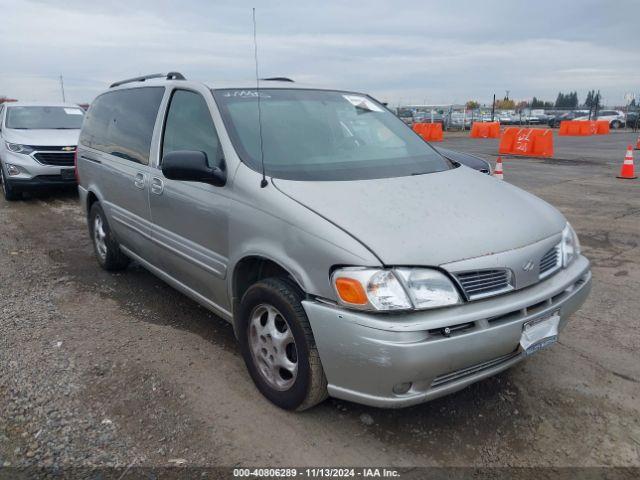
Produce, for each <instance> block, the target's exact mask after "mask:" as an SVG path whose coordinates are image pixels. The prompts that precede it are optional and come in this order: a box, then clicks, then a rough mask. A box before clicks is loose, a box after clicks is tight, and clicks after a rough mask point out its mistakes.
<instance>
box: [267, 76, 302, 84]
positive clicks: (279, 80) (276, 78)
mask: <svg viewBox="0 0 640 480" xmlns="http://www.w3.org/2000/svg"><path fill="white" fill-rule="evenodd" d="M260 80H262V81H263V82H291V83H295V82H294V81H293V80H291V79H290V78H287V77H269V78H261V79H260Z"/></svg>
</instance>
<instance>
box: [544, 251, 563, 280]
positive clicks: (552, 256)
mask: <svg viewBox="0 0 640 480" xmlns="http://www.w3.org/2000/svg"><path fill="white" fill-rule="evenodd" d="M558 268H560V245H556V246H555V247H553V248H552V249H551V250H549V251H548V252H547V253H545V254H544V255H543V257H542V258H541V259H540V278H545V277H548V276H549V275H551V274H552V273H553V272H555V271H556V270H557V269H558Z"/></svg>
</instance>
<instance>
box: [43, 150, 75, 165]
mask: <svg viewBox="0 0 640 480" xmlns="http://www.w3.org/2000/svg"><path fill="white" fill-rule="evenodd" d="M34 157H35V159H36V160H38V161H39V162H40V163H43V164H45V165H56V166H62V167H72V166H73V152H37V153H35V154H34Z"/></svg>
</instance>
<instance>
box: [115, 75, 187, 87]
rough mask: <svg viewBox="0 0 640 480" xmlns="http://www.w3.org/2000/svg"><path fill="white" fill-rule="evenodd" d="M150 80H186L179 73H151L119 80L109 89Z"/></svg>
mask: <svg viewBox="0 0 640 480" xmlns="http://www.w3.org/2000/svg"><path fill="white" fill-rule="evenodd" d="M152 78H165V79H167V80H186V78H184V75H182V74H181V73H179V72H169V73H167V74H164V73H152V74H150V75H142V76H141V77H133V78H127V79H126V80H120V81H119V82H115V83H112V84H111V85H109V88H113V87H119V86H120V85H124V84H125V83H132V82H144V81H146V80H151V79H152Z"/></svg>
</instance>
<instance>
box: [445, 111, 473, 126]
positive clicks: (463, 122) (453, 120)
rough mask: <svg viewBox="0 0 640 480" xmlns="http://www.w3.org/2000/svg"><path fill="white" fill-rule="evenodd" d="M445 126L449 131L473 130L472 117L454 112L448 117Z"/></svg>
mask: <svg viewBox="0 0 640 480" xmlns="http://www.w3.org/2000/svg"><path fill="white" fill-rule="evenodd" d="M445 126H446V128H447V129H457V130H468V129H470V128H471V115H470V114H465V113H464V112H458V111H453V112H451V113H449V114H447V115H446V117H445Z"/></svg>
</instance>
